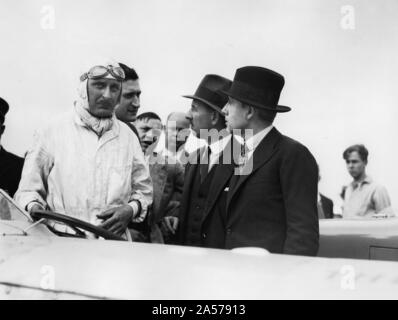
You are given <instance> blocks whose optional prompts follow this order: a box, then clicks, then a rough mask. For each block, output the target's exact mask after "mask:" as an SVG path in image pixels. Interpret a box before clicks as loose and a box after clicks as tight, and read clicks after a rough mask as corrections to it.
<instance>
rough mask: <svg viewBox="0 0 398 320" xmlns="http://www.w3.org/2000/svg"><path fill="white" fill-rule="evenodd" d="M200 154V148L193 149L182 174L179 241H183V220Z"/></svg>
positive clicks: (187, 207)
mask: <svg viewBox="0 0 398 320" xmlns="http://www.w3.org/2000/svg"><path fill="white" fill-rule="evenodd" d="M201 154H202V152H201V150H200V149H197V150H195V151H193V152H192V153H191V154H190V156H189V159H188V162H187V164H186V166H185V176H184V189H183V192H182V200H181V207H180V216H179V218H180V222H179V225H180V227H179V238H180V241H183V235H184V229H185V220H186V215H187V212H188V209H189V202H190V200H191V190H192V184H193V182H194V181H195V174H196V170H198V167H199V165H198V163H199V160H200V155H201Z"/></svg>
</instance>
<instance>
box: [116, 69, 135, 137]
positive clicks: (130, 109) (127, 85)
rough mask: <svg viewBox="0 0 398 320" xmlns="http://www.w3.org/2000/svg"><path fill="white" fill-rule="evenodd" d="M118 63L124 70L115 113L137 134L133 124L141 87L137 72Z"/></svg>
mask: <svg viewBox="0 0 398 320" xmlns="http://www.w3.org/2000/svg"><path fill="white" fill-rule="evenodd" d="M119 65H120V67H121V68H122V69H123V71H124V74H125V78H124V81H123V83H122V94H121V97H120V103H119V105H118V106H117V107H116V110H115V114H116V117H117V118H118V119H119V120H120V121H123V122H124V123H125V124H127V125H128V126H129V127H130V129H131V130H133V131H134V133H135V134H136V135H137V136H138V132H137V129H136V128H135V126H134V124H133V122H134V121H135V120H136V119H137V112H138V109H139V108H140V95H141V88H140V82H139V79H138V74H137V72H135V70H134V69H133V68H130V67H128V66H126V65H125V64H123V63H119Z"/></svg>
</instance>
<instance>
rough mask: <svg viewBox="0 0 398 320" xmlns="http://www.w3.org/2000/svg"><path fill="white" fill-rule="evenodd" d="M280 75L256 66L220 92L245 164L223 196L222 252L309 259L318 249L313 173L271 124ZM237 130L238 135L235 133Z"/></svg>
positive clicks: (308, 160)
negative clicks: (253, 250)
mask: <svg viewBox="0 0 398 320" xmlns="http://www.w3.org/2000/svg"><path fill="white" fill-rule="evenodd" d="M283 86H284V78H283V76H282V75H280V74H278V73H276V72H274V71H272V70H269V69H265V68H261V67H243V68H240V69H238V70H237V71H236V74H235V77H234V80H233V83H232V86H231V88H230V89H229V90H228V91H225V93H226V94H227V95H228V96H229V101H228V103H227V105H226V106H225V107H224V109H223V112H224V113H225V119H226V122H227V127H228V128H229V130H233V131H234V133H236V132H235V131H240V130H241V129H245V132H244V133H241V134H242V136H243V138H244V139H245V151H246V152H245V157H244V159H245V161H243V164H242V166H241V168H240V172H239V173H240V174H236V175H234V176H233V177H232V179H231V182H230V189H229V192H228V196H227V203H226V211H227V224H226V239H225V248H227V249H230V248H236V247H262V248H265V249H267V250H268V251H270V252H273V253H286V254H299V255H310V256H314V255H316V253H317V250H318V241H319V224H318V213H317V194H318V168H317V164H316V162H315V159H314V157H313V156H312V154H311V153H310V152H309V151H308V149H307V148H306V147H305V146H303V145H302V144H300V143H299V142H297V141H295V140H293V139H291V138H289V137H286V136H284V135H282V134H281V133H280V132H279V131H278V130H277V129H275V128H274V127H273V125H272V123H273V121H274V118H275V116H276V113H278V112H287V111H290V108H289V107H285V106H281V105H278V101H279V97H280V93H281V91H282V88H283ZM235 129H239V130H235Z"/></svg>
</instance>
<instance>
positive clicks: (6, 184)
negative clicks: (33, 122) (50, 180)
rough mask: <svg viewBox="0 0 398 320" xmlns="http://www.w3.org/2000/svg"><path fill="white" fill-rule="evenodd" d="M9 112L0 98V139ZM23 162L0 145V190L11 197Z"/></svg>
mask: <svg viewBox="0 0 398 320" xmlns="http://www.w3.org/2000/svg"><path fill="white" fill-rule="evenodd" d="M8 110H9V105H8V103H7V101H5V100H4V99H2V98H0V139H1V136H2V135H3V133H4V130H5V125H4V121H5V115H6V113H7V112H8ZM23 163H24V160H23V159H22V158H20V157H18V156H16V155H15V154H12V153H10V152H7V151H6V150H5V149H4V148H3V146H2V145H1V144H0V189H3V190H5V191H6V192H8V194H9V195H10V196H11V197H13V196H14V193H15V192H16V191H17V189H18V184H19V180H20V179H21V172H22V168H23Z"/></svg>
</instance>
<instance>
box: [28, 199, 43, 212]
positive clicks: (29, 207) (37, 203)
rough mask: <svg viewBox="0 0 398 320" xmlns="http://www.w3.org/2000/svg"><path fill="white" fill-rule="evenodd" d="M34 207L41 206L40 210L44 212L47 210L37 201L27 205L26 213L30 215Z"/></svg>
mask: <svg viewBox="0 0 398 320" xmlns="http://www.w3.org/2000/svg"><path fill="white" fill-rule="evenodd" d="M34 205H38V206H40V208H41V209H42V210H45V209H44V207H43V206H42V205H41V204H40V203H39V202H37V201H32V202H29V203H28V204H27V205H26V211H28V212H29V213H30V211H31V210H32V207H33V206H34Z"/></svg>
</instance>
